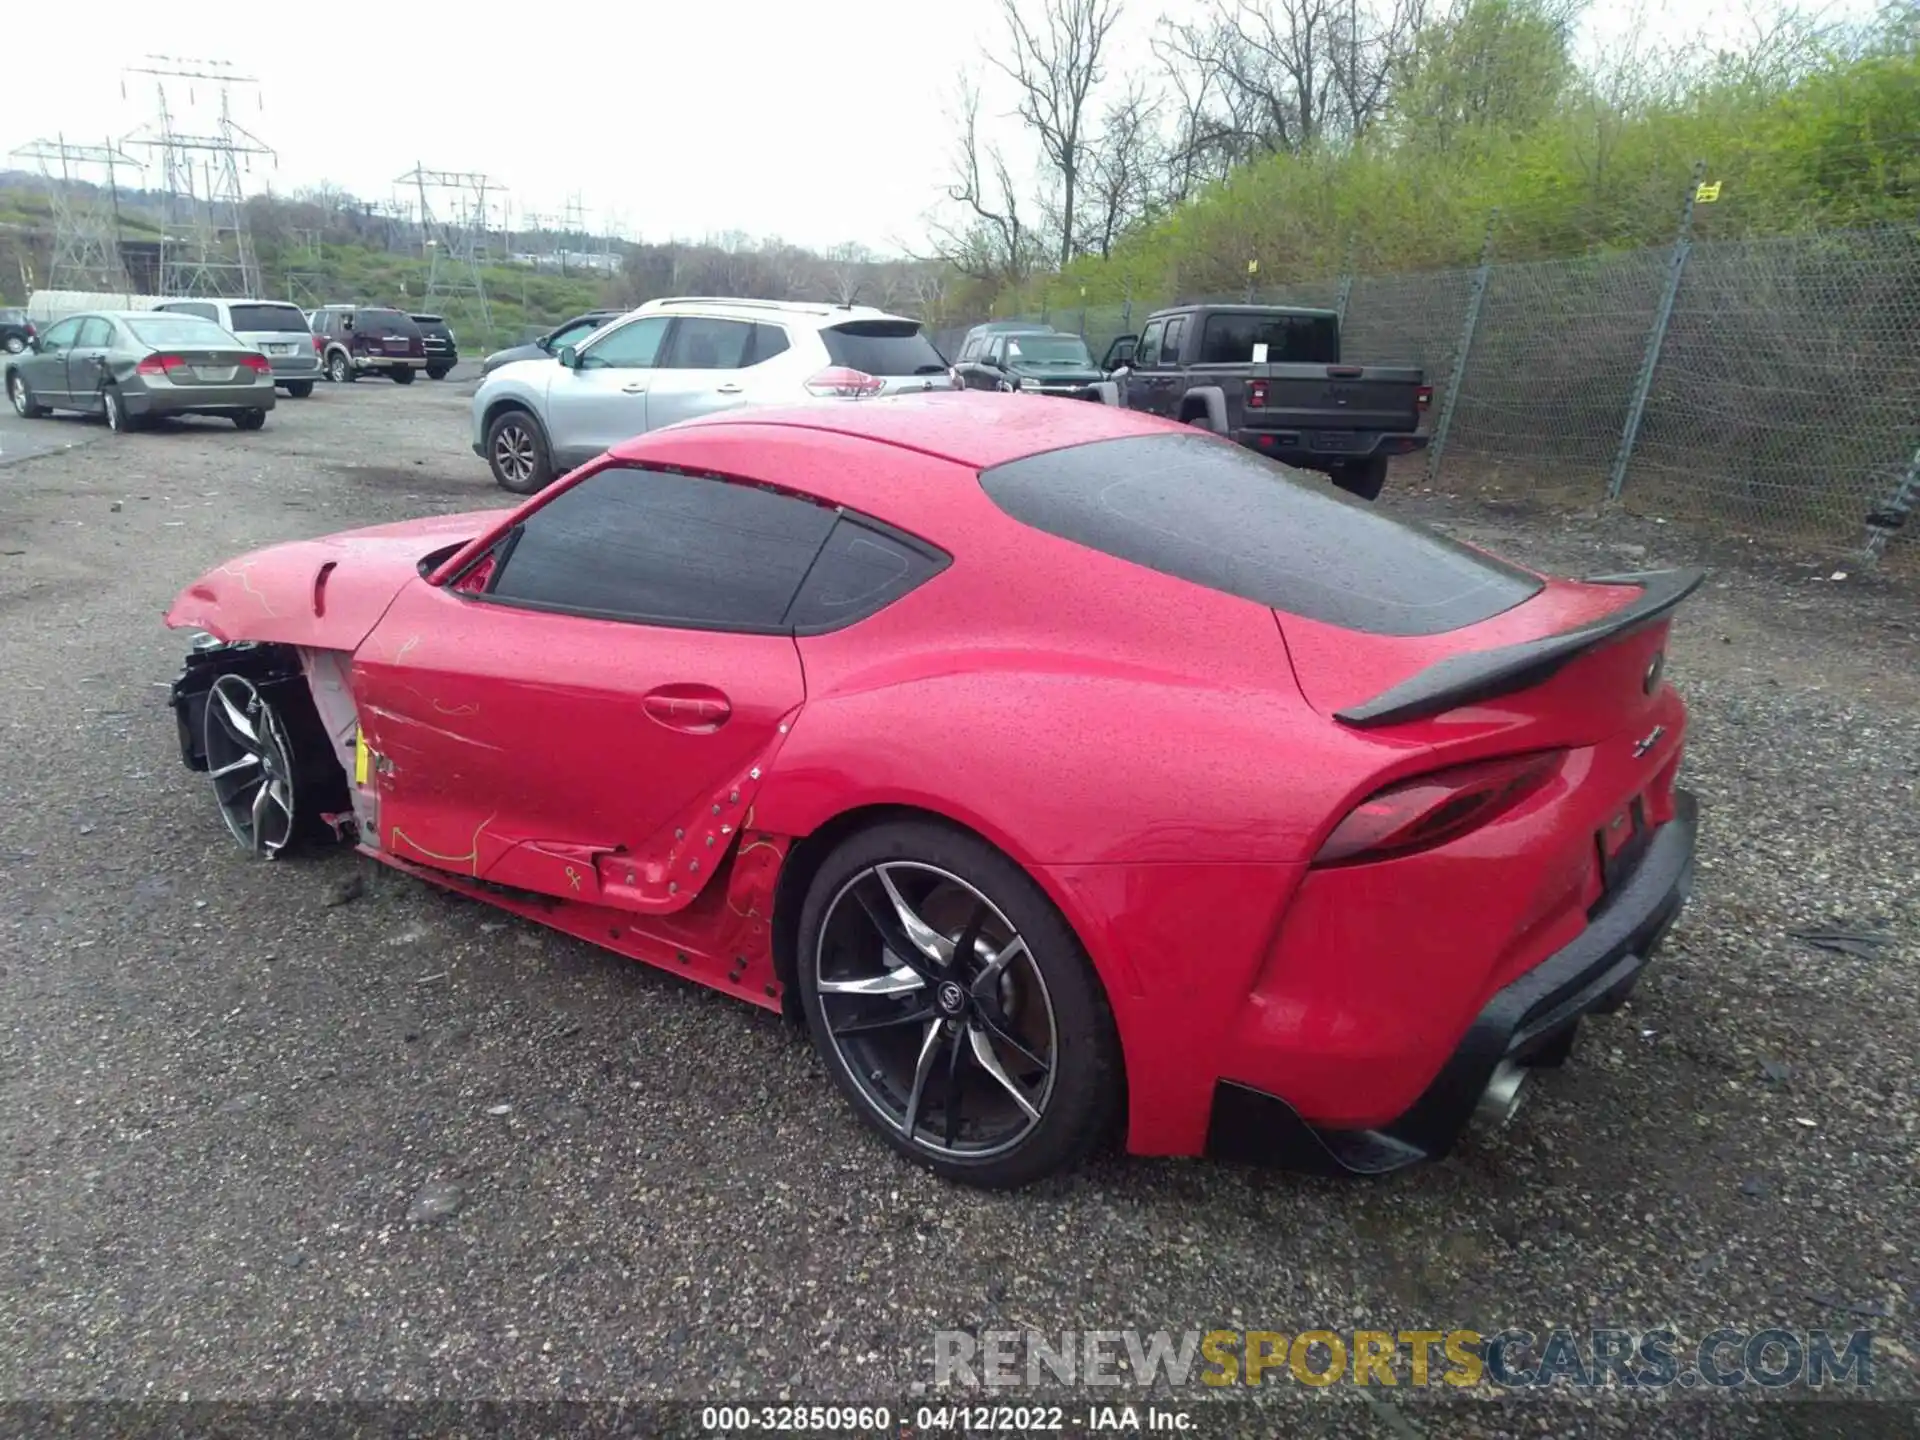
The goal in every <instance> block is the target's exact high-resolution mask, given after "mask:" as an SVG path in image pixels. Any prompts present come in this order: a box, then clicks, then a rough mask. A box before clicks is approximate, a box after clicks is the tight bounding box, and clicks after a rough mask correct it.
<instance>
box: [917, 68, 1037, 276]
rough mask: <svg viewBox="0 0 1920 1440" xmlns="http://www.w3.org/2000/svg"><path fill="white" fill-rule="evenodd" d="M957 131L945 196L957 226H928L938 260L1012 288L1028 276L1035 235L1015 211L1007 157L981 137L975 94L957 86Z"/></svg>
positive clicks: (1016, 197)
mask: <svg viewBox="0 0 1920 1440" xmlns="http://www.w3.org/2000/svg"><path fill="white" fill-rule="evenodd" d="M958 109H959V113H958V116H957V117H956V118H957V120H958V127H959V130H960V139H959V142H958V148H957V150H956V152H955V154H954V159H953V178H952V180H951V181H950V182H949V183H948V186H947V198H948V199H949V200H951V201H953V202H954V203H955V204H957V205H959V206H961V207H963V210H964V213H965V218H964V219H963V220H962V221H961V222H960V223H959V224H958V225H957V226H955V225H947V224H944V223H936V224H934V225H933V226H932V232H933V240H934V247H935V250H936V253H937V254H938V255H939V256H940V258H941V259H943V260H944V261H946V262H947V263H948V264H949V265H951V266H953V268H954V269H956V270H958V271H959V272H960V273H961V274H963V275H967V276H970V277H972V278H973V279H976V280H981V281H985V282H987V283H990V284H993V285H996V286H998V285H1017V284H1019V283H1020V282H1021V281H1023V280H1025V279H1026V278H1027V276H1028V275H1029V274H1031V273H1032V270H1033V265H1034V260H1035V254H1034V252H1035V248H1036V246H1035V237H1034V235H1033V233H1032V231H1031V229H1030V228H1029V227H1028V224H1027V221H1026V219H1025V218H1023V217H1022V215H1021V213H1020V187H1018V186H1016V185H1015V184H1014V183H1013V177H1012V175H1011V174H1010V173H1009V172H1008V170H1007V162H1006V157H1005V156H1004V155H1002V154H1001V153H1000V150H999V149H998V147H996V146H992V145H984V144H983V143H982V141H981V139H980V90H979V87H978V86H977V85H975V84H973V83H972V82H971V81H968V80H963V81H962V82H961V85H960V102H959V107H958Z"/></svg>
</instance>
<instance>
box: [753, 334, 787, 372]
mask: <svg viewBox="0 0 1920 1440" xmlns="http://www.w3.org/2000/svg"><path fill="white" fill-rule="evenodd" d="M792 348H793V342H792V341H790V340H789V339H787V332H786V331H785V330H782V329H781V328H780V327H779V326H778V325H756V326H754V327H753V349H752V350H751V351H749V352H748V355H747V364H749V365H758V364H759V363H760V362H761V361H763V360H771V359H773V357H774V356H776V355H784V354H786V353H787V351H789V350H791V349H792Z"/></svg>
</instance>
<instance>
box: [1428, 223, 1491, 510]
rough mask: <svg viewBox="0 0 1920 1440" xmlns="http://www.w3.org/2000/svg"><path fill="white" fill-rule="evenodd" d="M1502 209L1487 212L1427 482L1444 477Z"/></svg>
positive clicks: (1430, 453) (1435, 429)
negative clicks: (1442, 465)
mask: <svg viewBox="0 0 1920 1440" xmlns="http://www.w3.org/2000/svg"><path fill="white" fill-rule="evenodd" d="M1499 219H1500V212H1499V210H1497V209H1495V210H1491V211H1489V212H1488V213H1487V233H1486V237H1485V238H1484V239H1483V240H1482V241H1481V242H1480V265H1479V268H1477V269H1476V270H1475V271H1474V272H1473V286H1472V288H1471V289H1470V290H1469V291H1468V293H1467V315H1466V318H1465V319H1464V320H1462V321H1461V322H1460V339H1459V341H1458V342H1457V343H1456V344H1455V345H1454V347H1453V373H1452V374H1450V375H1449V376H1447V395H1446V398H1445V399H1444V400H1442V401H1441V402H1440V418H1439V419H1438V420H1436V421H1435V422H1434V426H1433V442H1432V443H1431V444H1430V445H1428V447H1427V483H1428V484H1429V485H1431V484H1432V483H1433V482H1434V481H1436V480H1438V479H1439V478H1440V457H1441V456H1442V455H1444V454H1446V451H1447V432H1448V431H1450V430H1451V429H1453V411H1454V407H1455V406H1456V405H1458V404H1459V403H1460V384H1461V381H1462V380H1464V379H1465V378H1466V374H1467V356H1468V355H1469V354H1470V353H1472V350H1473V332H1474V331H1475V330H1476V329H1478V328H1479V326H1480V302H1481V301H1483V300H1485V299H1486V298H1487V282H1488V281H1489V280H1491V279H1492V278H1493V227H1494V225H1495V224H1496V223H1497V222H1498V221H1499Z"/></svg>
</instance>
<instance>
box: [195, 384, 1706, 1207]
mask: <svg viewBox="0 0 1920 1440" xmlns="http://www.w3.org/2000/svg"><path fill="white" fill-rule="evenodd" d="M1699 580H1700V576H1699V574H1698V573H1697V572H1692V571H1686V572H1673V571H1662V572H1657V573H1650V574H1640V575H1615V576H1607V577H1603V578H1598V579H1589V580H1582V581H1566V580H1557V579H1549V578H1545V577H1543V576H1540V575H1537V574H1534V573H1532V572H1530V571H1528V570H1524V569H1520V568H1518V567H1516V566H1514V565H1510V564H1507V563H1505V562H1503V561H1501V560H1498V559H1496V558H1494V557H1492V556H1489V555H1487V554H1484V553H1482V552H1480V551H1478V550H1475V549H1471V548H1468V547H1466V546H1463V545H1460V544H1458V543H1455V542H1453V541H1451V540H1448V539H1446V538H1444V537H1442V536H1439V535H1437V534H1433V533H1429V532H1427V531H1425V530H1423V529H1418V528H1414V527H1412V526H1409V525H1406V524H1402V523H1399V522H1396V521H1394V520H1392V519H1390V518H1388V517H1387V516H1386V515H1383V514H1380V513H1378V512H1377V511H1376V510H1375V509H1374V508H1373V507H1371V506H1369V505H1366V504H1362V503H1360V502H1357V501H1351V500H1349V499H1347V498H1346V497H1344V496H1341V495H1339V494H1337V493H1335V492H1333V491H1331V490H1328V489H1325V488H1322V487H1321V486H1320V485H1319V484H1318V483H1317V482H1313V481H1310V480H1307V479H1305V478H1304V477H1301V476H1298V475H1296V474H1295V473H1293V472H1291V471H1288V470H1285V469H1282V468H1280V467H1279V466H1276V465H1275V464H1273V463H1272V462H1270V461H1268V460H1265V459H1262V458H1260V457H1259V456H1257V455H1254V454H1252V453H1250V452H1248V451H1246V450H1243V449H1241V448H1240V447H1239V446H1236V445H1234V444H1232V443H1231V442H1229V441H1227V440H1224V439H1220V438H1217V437H1215V436H1212V435H1209V434H1205V433H1202V432H1200V431H1197V430H1194V429H1192V428H1191V427H1186V426H1179V425H1174V424H1170V423H1168V422H1165V421H1161V420H1156V419H1153V418H1152V417H1149V416H1143V415H1138V414H1133V413H1130V412H1127V411H1124V410H1115V409H1113V408H1111V407H1107V406H1100V405H1086V404H1078V403H1074V402H1070V401H1051V400H1043V399H1034V398H1031V397H1024V396H1022V397H1015V396H1004V397H1003V396H995V395H989V394H985V393H980V394H973V393H961V394H953V395H936V396H930V397H914V398H903V399H899V400H882V401H872V402H865V403H861V404H854V405H840V406H833V407H827V406H820V407H806V408H795V409H791V410H778V411H776V410H760V411H744V412H742V411H736V412H733V413H730V414H726V415H720V416H714V417H711V418H708V419H705V420H701V421H696V422H689V423H687V424H684V425H680V426H676V427H673V428H671V429H667V430H662V431H658V432H656V433H653V434H650V435H646V436H644V437H641V438H639V439H636V440H633V441H630V442H628V443H626V444H623V445H621V446H619V447H618V448H616V449H615V450H613V451H612V452H610V453H609V454H607V455H605V456H603V457H601V458H600V459H598V460H596V461H594V462H592V463H591V464H589V465H587V466H585V467H583V468H582V469H580V470H577V471H575V472H574V473H572V474H571V475H569V476H567V477H565V478H564V479H562V480H561V481H559V482H558V483H556V484H554V485H553V486H551V487H550V488H549V489H547V490H546V491H545V492H543V493H541V494H539V495H537V496H535V497H533V498H532V499H530V500H528V501H527V502H526V503H524V504H522V505H520V506H519V507H518V508H517V509H512V510H505V511H485V512H479V513H474V514H467V515H458V516H449V517H445V518H438V519H430V520H421V521H415V522H411V523H406V524H398V525H383V526H376V527H373V528H370V529H364V530H355V531H349V532H347V533H345V534H340V535H335V536H331V537H328V538H325V539H320V540H310V541H299V542H294V543H291V544H286V545H277V546H273V547H271V548H268V549H265V550H260V551H257V552H255V553H253V554H250V555H246V556H243V557H241V558H239V559H237V560H234V561H232V562H231V563H229V564H226V565H222V566H220V567H219V568H218V569H215V570H213V571H210V572H209V573H207V574H206V575H204V576H202V577H201V578H200V579H198V580H196V581H195V582H194V583H193V584H192V585H190V586H188V587H187V589H186V590H185V591H184V592H182V594H181V595H180V597H179V598H178V600H176V601H175V602H174V605H173V607H172V608H171V609H170V610H169V611H168V613H167V623H168V624H169V625H172V626H175V627H180V628H186V629H193V630H197V631H200V632H202V634H201V635H200V636H199V637H197V638H196V640H195V642H194V646H193V648H192V651H191V653H190V654H189V656H188V660H187V664H186V669H185V671H184V673H183V674H182V675H181V677H180V678H179V680H178V681H177V682H176V684H175V686H174V690H173V704H174V708H175V713H176V716H177V718H178V721H179V732H180V744H181V749H182V754H183V758H184V759H185V761H186V763H187V764H188V765H189V766H190V767H191V768H193V769H196V770H203V771H206V772H207V773H208V774H209V775H210V778H211V779H212V782H213V790H214V797H215V799H216V800H217V801H218V803H219V808H220V811H221V813H222V815H223V816H224V817H225V821H226V825H227V828H228V829H229V830H230V831H231V833H232V835H233V838H234V839H235V840H237V841H238V842H239V843H240V844H241V845H242V846H243V847H245V848H246V849H248V850H249V851H251V852H253V853H254V854H256V855H261V856H273V855H278V854H280V853H281V852H282V851H283V849H284V848H285V847H287V846H288V845H289V844H292V843H294V842H295V841H296V840H298V839H300V838H302V837H303V836H317V837H319V838H325V837H326V836H328V835H329V834H332V835H342V834H350V835H352V836H353V837H355V838H356V839H357V841H358V844H359V846H360V848H361V849H362V850H363V851H364V852H365V853H366V854H368V855H371V856H373V857H374V858H376V859H378V860H381V861H383V862H385V863H386V864H389V865H392V866H394V867H396V868H398V869H401V870H405V871H407V872H408V873H410V874H413V875H417V876H419V877H420V878H422V879H426V880H432V881H435V882H437V883H439V884H441V885H445V886H447V887H449V888H451V889H455V890H458V891H460V892H462V893H465V894H469V895H472V896H474V897H476V898H479V899H483V900H486V901H488V902H489V903H491V904H494V905H498V906H501V907H503V908H505V909H508V910H511V911H514V912H515V913H517V914H520V915H523V916H526V917H528V918H530V919H534V920H538V921H541V922H542V923H544V924H547V925H551V926H553V927H555V928H556V929H559V930H562V931H565V932H567V933H568V934H571V935H576V936H579V937H580V938H582V939H585V940H590V941H592V942H593V943H594V944H596V945H602V946H605V947H606V948H608V949H610V950H615V951H618V952H619V953H620V954H623V955H627V956H631V957H632V958H634V959H637V960H644V961H647V962H649V963H651V964H654V965H658V966H660V967H661V968H663V969H666V970H671V971H676V972H679V973H683V974H685V975H687V976H689V977H691V978H692V979H695V980H698V981H701V982H703V983H705V984H707V985H711V986H713V987H714V988H716V989H719V990H722V991H726V992H729V993H732V994H736V995H739V996H741V997H742V998H744V999H746V1000H748V1001H750V1002H752V1003H754V1004H758V1005H763V1006H766V1007H767V1008H769V1009H780V1010H784V1011H785V1012H786V1013H787V1014H788V1015H790V1016H792V1017H794V1018H795V1019H796V1020H801V1021H803V1022H804V1024H805V1026H806V1028H807V1029H808V1030H809V1031H810V1032H811V1035H812V1040H813V1043H814V1045H815V1046H817V1047H818V1049H819V1051H820V1054H821V1056H822V1057H823V1059H824V1061H825V1063H826V1066H827V1068H828V1070H829V1072H830V1073H831V1074H832V1075H833V1077H834V1079H835V1081H836V1082H837V1083H838V1085H839V1087H840V1089H841V1090H842V1091H844V1092H845V1094H846V1096H847V1098H848V1099H849V1100H850V1101H851V1102H852V1104H853V1106H854V1108H855V1109H856V1111H858V1113H859V1114H860V1115H861V1116H862V1117H863V1118H864V1119H865V1120H866V1121H867V1122H868V1123H869V1124H870V1125H871V1126H872V1127H873V1128H874V1129H875V1130H876V1131H877V1132H878V1133H879V1134H880V1135H881V1136H883V1137H884V1138H885V1139H886V1140H887V1141H888V1142H890V1143H891V1144H892V1145H893V1146H894V1147H895V1148H896V1149H898V1150H900V1151H902V1152H904V1153H905V1154H906V1155H908V1156H910V1157H911V1158H913V1159H915V1160H917V1161H920V1162H923V1163H925V1164H926V1165H928V1166H930V1167H931V1168H933V1169H934V1170H936V1171H938V1172H940V1173H941V1174H943V1175H947V1176H950V1177H954V1178H957V1179H962V1180H966V1181H969V1182H972V1183H975V1184H980V1185H991V1186H1004V1185H1016V1184H1021V1183H1024V1182H1027V1181H1031V1180H1034V1179H1035V1178H1037V1177H1039V1176H1042V1175H1045V1174H1047V1173H1049V1172H1052V1171H1055V1170H1058V1169H1060V1168H1062V1167H1064V1166H1067V1165H1070V1164H1072V1163H1073V1162H1075V1161H1077V1160H1078V1159H1080V1158H1081V1157H1082V1156H1083V1155H1085V1154H1086V1152H1087V1151H1088V1150H1089V1148H1090V1147H1092V1146H1094V1145H1095V1144H1096V1143H1098V1142H1099V1141H1101V1139H1102V1138H1103V1136H1106V1135H1108V1134H1110V1133H1112V1131H1113V1130H1114V1129H1116V1128H1119V1129H1123V1131H1124V1135H1125V1140H1126V1144H1127V1147H1128V1148H1129V1149H1130V1150H1132V1151H1133V1152H1135V1153H1139V1154H1149V1155H1189V1154H1203V1153H1205V1154H1213V1155H1219V1156H1225V1157H1231V1158H1235V1159H1242V1160H1266V1161H1272V1162H1276V1163H1282V1164H1288V1165H1292V1166H1296V1167H1304V1168H1309V1169H1318V1170H1322V1171H1332V1172H1348V1173H1354V1172H1358V1173H1379V1172H1382V1171H1387V1170H1391V1169H1394V1168H1396V1167H1398V1166H1401V1165H1404V1164H1407V1163H1409V1162H1412V1161H1416V1160H1419V1159H1422V1158H1426V1157H1433V1156H1438V1155H1441V1154H1443V1153H1445V1152H1446V1151H1447V1150H1448V1149H1449V1147H1450V1146H1451V1145H1452V1144H1453V1143H1454V1141H1455V1139H1456V1137H1457V1136H1458V1134H1459V1133H1460V1132H1461V1131H1462V1129H1463V1128H1464V1127H1465V1126H1466V1124H1467V1123H1468V1122H1469V1121H1470V1120H1471V1119H1472V1118H1473V1117H1474V1116H1475V1115H1476V1113H1479V1114H1483V1115H1484V1114H1488V1113H1500V1112H1507V1113H1510V1110H1511V1107H1512V1105H1513V1104H1514V1103H1516V1101H1517V1095H1518V1084H1519V1081H1520V1079H1521V1078H1522V1077H1524V1076H1525V1075H1526V1073H1527V1072H1528V1070H1529V1069H1530V1068H1532V1067H1537V1066H1541V1065H1552V1064H1554V1063H1556V1062H1557V1061H1559V1060H1560V1059H1562V1058H1563V1057H1564V1056H1565V1054H1566V1053H1567V1050H1568V1048H1569V1046H1570V1045H1571V1043H1572V1041H1573V1037H1574V1032H1575V1029H1576V1027H1577V1026H1578V1025H1579V1024H1580V1021H1581V1020H1582V1018H1583V1017H1584V1016H1585V1015H1587V1014H1589V1013H1591V1012H1595V1011H1603V1010H1608V1009H1611V1008H1613V1007H1615V1006H1617V1005H1618V1004H1619V1002H1620V1001H1621V1000H1622V999H1623V998H1624V997H1625V995H1626V994H1627V992H1628V991H1629V990H1630V989H1631V987H1632V986H1633V984H1634V983H1635V981H1636V980H1637V978H1638V976H1639V974H1640V972H1641V969H1642V967H1643V966H1644V965H1645V964H1646V963H1647V960H1648V957H1649V956H1650V955H1651V954H1652V952H1653V951H1654V949H1655V947H1656V946H1657V945H1658V944H1659V943H1660V941H1661V939H1662V937H1663V936H1664V934H1665V933H1666V931H1667V928H1668V926H1669V925H1671V924H1672V922H1673V919H1674V917H1675V915H1676V914H1677V913H1678V912H1679V910H1680V908H1681V906H1682V905H1683V903H1684V902H1685V898H1686V895H1687V893H1688V889H1689V886H1690V883H1691V878H1692V871H1693V848H1694V834H1695V809H1694V804H1693V801H1692V799H1691V797H1689V796H1688V795H1687V794H1686V792H1684V791H1682V790H1680V789H1678V788H1676V785H1675V775H1676V772H1677V771H1678V770H1679V767H1680V760H1681V748H1682V739H1683V735H1684V731H1685V724H1686V711H1685V708H1684V706H1683V705H1682V703H1681V700H1680V697H1679V696H1678V695H1677V694H1676V693H1675V692H1674V690H1673V689H1672V687H1671V686H1670V685H1668V684H1667V683H1666V680H1665V676H1664V671H1663V656H1664V653H1665V647H1666V643H1667V633H1668V625H1669V622H1670V618H1671V612H1672V611H1673V609H1674V607H1675V606H1676V605H1677V604H1679V603H1680V602H1681V601H1682V600H1683V599H1684V598H1685V597H1686V596H1687V595H1688V594H1689V593H1690V592H1691V591H1692V590H1693V589H1694V587H1695V586H1696V585H1697V584H1698V583H1699Z"/></svg>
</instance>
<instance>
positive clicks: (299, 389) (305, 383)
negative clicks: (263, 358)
mask: <svg viewBox="0 0 1920 1440" xmlns="http://www.w3.org/2000/svg"><path fill="white" fill-rule="evenodd" d="M311 394H313V381H311V380H296V381H294V382H293V383H292V384H291V385H289V386H287V397H288V398H289V399H291V400H304V399H306V398H307V397H308V396H309V395H311Z"/></svg>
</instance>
